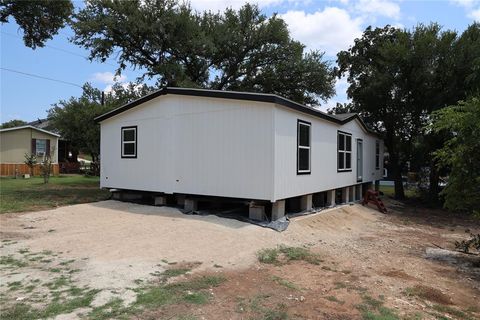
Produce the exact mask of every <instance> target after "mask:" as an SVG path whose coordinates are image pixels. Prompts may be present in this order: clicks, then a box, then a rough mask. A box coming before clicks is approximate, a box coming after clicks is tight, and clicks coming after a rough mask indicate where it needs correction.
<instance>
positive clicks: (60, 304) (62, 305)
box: [1, 290, 98, 320]
mask: <svg viewBox="0 0 480 320" xmlns="http://www.w3.org/2000/svg"><path fill="white" fill-rule="evenodd" d="M97 293H98V290H89V291H86V292H84V294H83V295H82V296H79V297H75V298H73V299H66V300H60V299H56V300H54V301H52V302H51V303H50V304H48V305H47V306H46V307H45V308H44V309H34V308H32V307H31V306H29V305H27V304H25V303H17V304H15V305H13V306H10V307H8V308H2V314H1V318H2V320H18V319H22V320H33V319H44V318H53V317H55V316H57V315H59V314H64V313H70V312H72V311H73V310H75V309H78V308H83V307H88V306H90V304H91V303H92V301H93V298H94V297H95V295H96V294H97Z"/></svg>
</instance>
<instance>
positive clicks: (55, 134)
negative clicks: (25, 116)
mask: <svg viewBox="0 0 480 320" xmlns="http://www.w3.org/2000/svg"><path fill="white" fill-rule="evenodd" d="M21 129H33V130H37V131H40V132H43V133H46V134H50V135H52V136H55V137H58V138H59V137H60V135H59V134H58V133H55V132H51V131H47V130H44V129H40V128H37V127H35V126H32V125H28V124H27V125H24V126H19V127H13V128H6V129H0V132H7V131H15V130H21Z"/></svg>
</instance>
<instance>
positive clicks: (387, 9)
mask: <svg viewBox="0 0 480 320" xmlns="http://www.w3.org/2000/svg"><path fill="white" fill-rule="evenodd" d="M355 10H357V12H360V13H363V14H367V15H373V16H385V17H388V18H392V19H395V20H398V19H399V18H400V6H399V5H398V3H396V2H393V1H389V0H359V1H358V2H357V3H356V5H355Z"/></svg>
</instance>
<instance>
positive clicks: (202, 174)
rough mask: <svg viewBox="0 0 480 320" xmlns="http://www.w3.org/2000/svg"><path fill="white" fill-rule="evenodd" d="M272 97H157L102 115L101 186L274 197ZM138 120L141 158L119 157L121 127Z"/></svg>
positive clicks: (138, 151)
mask: <svg viewBox="0 0 480 320" xmlns="http://www.w3.org/2000/svg"><path fill="white" fill-rule="evenodd" d="M273 110H274V107H273V105H272V104H268V103H260V102H251V101H240V100H229V99H218V98H202V97H190V96H180V95H167V96H161V97H157V98H155V99H153V100H151V101H149V102H146V103H144V104H143V105H141V106H137V107H135V108H134V109H131V110H129V111H126V112H124V113H121V114H119V115H117V116H114V117H112V118H110V119H107V120H105V121H103V122H102V123H101V157H102V159H101V160H102V161H101V186H102V187H111V188H120V189H132V190H147V191H157V192H166V193H186V194H199V195H213V196H224V197H238V198H252V199H265V200H270V199H271V197H272V195H273V184H272V181H273V176H272V175H273V170H272V167H273V146H274V143H273V142H274V138H273V134H274V129H273V122H272V119H273ZM134 125H135V126H137V127H138V129H137V137H138V145H137V158H136V159H122V158H121V157H120V147H121V146H120V144H121V136H120V132H121V127H122V126H134Z"/></svg>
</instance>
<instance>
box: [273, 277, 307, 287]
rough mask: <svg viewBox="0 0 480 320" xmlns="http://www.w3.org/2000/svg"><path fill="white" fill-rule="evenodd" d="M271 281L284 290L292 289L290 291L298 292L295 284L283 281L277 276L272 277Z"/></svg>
mask: <svg viewBox="0 0 480 320" xmlns="http://www.w3.org/2000/svg"><path fill="white" fill-rule="evenodd" d="M272 280H273V281H274V282H276V283H278V284H279V285H281V286H284V287H285V288H288V289H292V290H300V288H299V287H298V286H296V285H295V284H293V283H291V282H290V281H287V280H285V279H282V278H280V277H277V276H272Z"/></svg>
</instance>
